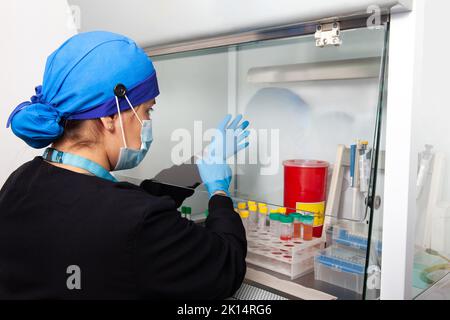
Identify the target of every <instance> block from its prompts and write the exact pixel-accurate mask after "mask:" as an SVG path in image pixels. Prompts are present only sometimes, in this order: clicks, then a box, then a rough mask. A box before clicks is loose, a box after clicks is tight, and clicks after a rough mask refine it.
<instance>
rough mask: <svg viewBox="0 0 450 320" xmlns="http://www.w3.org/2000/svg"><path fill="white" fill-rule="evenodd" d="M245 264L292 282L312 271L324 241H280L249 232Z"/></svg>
mask: <svg viewBox="0 0 450 320" xmlns="http://www.w3.org/2000/svg"><path fill="white" fill-rule="evenodd" d="M247 243H248V250H247V262H248V263H251V264H254V265H256V266H259V267H262V268H265V269H268V270H271V271H275V272H278V273H281V274H283V275H286V276H288V277H290V278H291V279H292V280H294V279H296V278H298V277H301V276H302V275H305V274H307V273H310V272H312V271H313V270H314V256H315V254H316V253H317V252H318V251H319V250H321V249H323V248H324V247H325V241H323V240H322V239H314V240H312V241H303V240H300V239H298V240H297V239H293V240H291V241H281V240H280V238H278V237H274V236H272V235H271V234H270V233H269V232H261V231H255V230H249V231H248V233H247Z"/></svg>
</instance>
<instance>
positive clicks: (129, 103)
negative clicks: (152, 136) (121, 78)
mask: <svg viewBox="0 0 450 320" xmlns="http://www.w3.org/2000/svg"><path fill="white" fill-rule="evenodd" d="M125 99H126V100H127V102H128V105H129V106H130V108H131V110H133V112H134V115H135V116H136V118H137V119H138V121H139V123H140V124H141V126H143V125H144V124H143V123H142V121H141V119H140V118H139V116H138V114H137V113H136V110H134V108H133V106H132V105H131V102H130V100H128V97H127V95H125Z"/></svg>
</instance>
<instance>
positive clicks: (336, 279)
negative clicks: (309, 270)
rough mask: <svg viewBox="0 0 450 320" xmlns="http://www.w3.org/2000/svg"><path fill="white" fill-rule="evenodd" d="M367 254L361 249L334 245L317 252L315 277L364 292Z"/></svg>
mask: <svg viewBox="0 0 450 320" xmlns="http://www.w3.org/2000/svg"><path fill="white" fill-rule="evenodd" d="M364 273H365V256H364V254H363V252H362V251H361V250H357V249H352V248H345V247H341V246H338V245H334V246H332V247H330V248H328V249H326V250H322V251H320V252H318V253H317V255H316V256H315V258H314V278H315V279H316V280H319V281H324V282H327V283H330V284H333V285H335V286H338V287H341V288H345V289H348V290H351V291H354V292H357V293H359V294H362V291H363V285H364Z"/></svg>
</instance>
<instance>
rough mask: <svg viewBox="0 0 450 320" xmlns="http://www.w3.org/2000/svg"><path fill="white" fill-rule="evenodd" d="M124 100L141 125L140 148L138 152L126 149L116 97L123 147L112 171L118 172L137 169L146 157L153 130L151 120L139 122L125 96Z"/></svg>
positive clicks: (117, 102)
mask: <svg viewBox="0 0 450 320" xmlns="http://www.w3.org/2000/svg"><path fill="white" fill-rule="evenodd" d="M125 99H126V100H127V102H128V104H129V105H130V107H131V110H133V112H134V115H135V116H136V118H137V119H138V120H139V122H140V123H141V126H142V127H141V148H140V149H139V150H136V149H130V148H128V147H127V142H126V140H125V131H124V128H123V122H122V115H121V113H120V108H119V100H118V98H117V97H116V104H117V110H118V112H119V120H120V127H121V129H122V139H123V145H124V146H123V147H122V148H120V153H119V159H118V160H117V164H116V166H115V168H114V170H112V171H120V170H128V169H132V168H135V167H137V166H138V165H139V164H140V163H141V161H142V160H143V159H144V158H145V156H146V155H147V153H148V151H149V149H150V146H151V144H152V142H153V130H152V120H144V121H141V119H140V118H139V116H138V114H137V113H136V110H134V108H133V106H132V105H131V103H130V101H129V100H128V97H127V96H125Z"/></svg>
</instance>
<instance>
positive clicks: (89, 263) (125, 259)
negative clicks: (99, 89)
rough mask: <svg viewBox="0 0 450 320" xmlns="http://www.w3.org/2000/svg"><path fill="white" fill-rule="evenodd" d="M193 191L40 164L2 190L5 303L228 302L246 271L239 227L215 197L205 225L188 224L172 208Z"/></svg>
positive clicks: (0, 267)
mask: <svg viewBox="0 0 450 320" xmlns="http://www.w3.org/2000/svg"><path fill="white" fill-rule="evenodd" d="M192 193H193V191H191V190H188V191H186V190H185V189H180V190H177V188H175V187H167V186H165V185H163V184H159V183H157V182H155V181H149V180H147V181H145V182H144V183H143V184H142V185H141V187H138V186H135V185H133V184H130V183H124V182H120V183H113V182H110V181H107V180H103V179H100V178H97V177H95V176H89V175H84V174H79V173H75V172H72V171H69V170H65V169H62V168H58V167H55V166H53V165H51V164H48V163H47V162H45V161H44V160H43V159H42V158H41V157H36V158H35V159H34V160H32V161H30V162H28V163H26V164H24V165H23V166H21V167H20V168H19V169H17V170H16V171H15V172H14V173H13V174H12V175H11V176H10V177H9V179H8V180H7V182H6V183H5V185H4V186H3V188H2V189H1V191H0V299H141V298H144V299H221V298H227V297H229V296H231V295H232V294H233V293H234V292H235V291H236V290H237V289H238V288H239V286H240V284H241V283H242V281H243V278H244V275H245V270H246V264H245V256H246V247H247V243H246V239H245V231H244V228H243V225H242V223H241V220H240V218H239V216H238V215H237V214H236V213H235V212H234V210H233V204H232V201H231V200H230V199H229V198H227V197H222V196H214V197H213V198H212V199H211V200H210V202H209V217H208V218H207V220H206V224H205V227H202V226H199V225H196V224H194V223H193V222H191V221H188V220H186V219H183V218H182V217H181V215H180V213H179V212H178V211H177V209H176V208H177V207H178V205H179V204H181V202H182V201H183V200H184V198H185V197H187V196H190V195H192ZM74 268H75V269H76V268H79V269H78V271H74V270H75V269H74ZM74 277H76V278H74ZM74 279H76V280H74ZM77 280H79V282H77ZM78 284H79V286H78ZM74 286H75V287H74ZM69 288H70V289H69Z"/></svg>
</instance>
